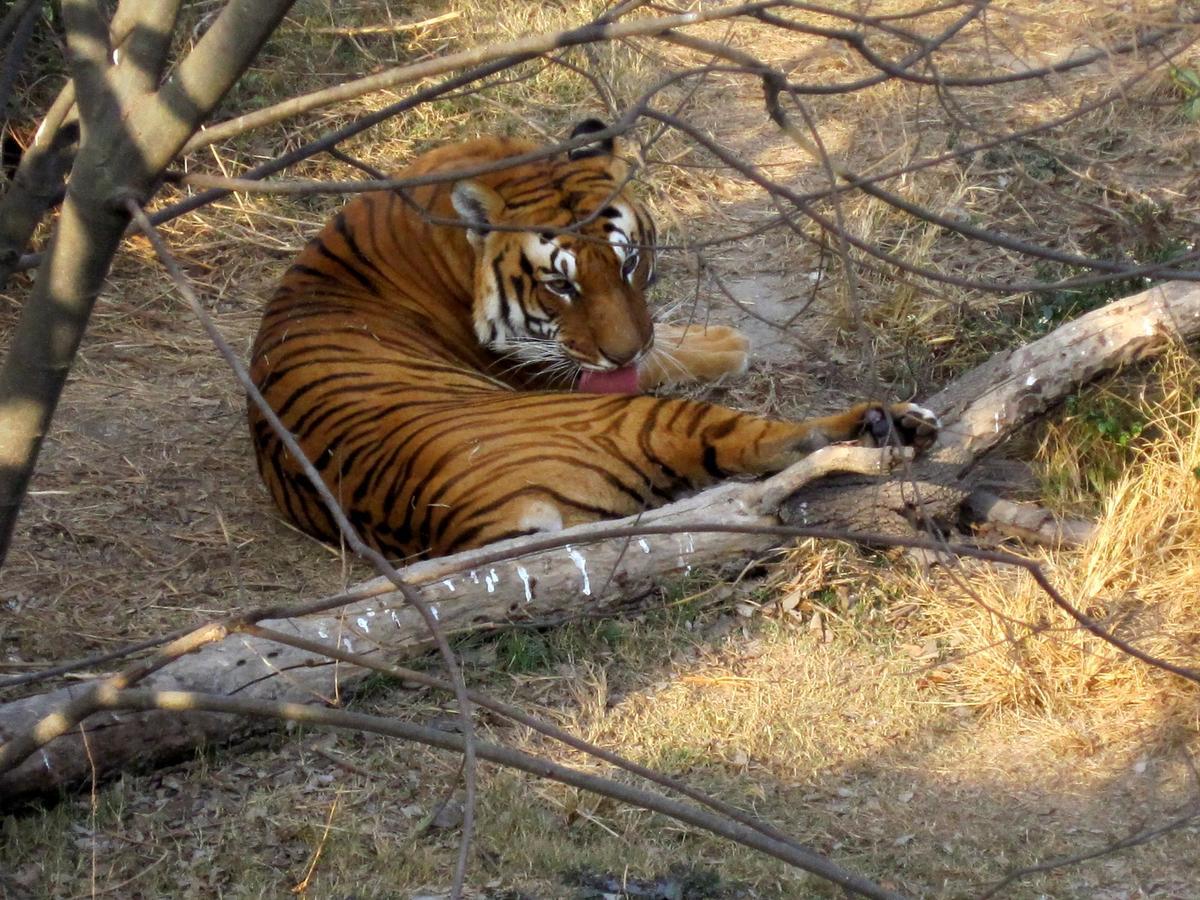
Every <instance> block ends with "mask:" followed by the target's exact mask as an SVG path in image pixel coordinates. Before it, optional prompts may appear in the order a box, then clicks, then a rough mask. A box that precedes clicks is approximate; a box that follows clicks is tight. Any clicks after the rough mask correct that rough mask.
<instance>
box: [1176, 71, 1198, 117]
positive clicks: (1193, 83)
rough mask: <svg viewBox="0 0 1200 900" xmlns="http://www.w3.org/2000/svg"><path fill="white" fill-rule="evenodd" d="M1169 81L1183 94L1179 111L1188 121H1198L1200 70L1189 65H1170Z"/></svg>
mask: <svg viewBox="0 0 1200 900" xmlns="http://www.w3.org/2000/svg"><path fill="white" fill-rule="evenodd" d="M1168 71H1169V72H1170V75H1171V83H1172V84H1174V85H1175V87H1176V88H1178V89H1179V91H1180V93H1182V94H1183V102H1182V103H1181V104H1180V107H1179V112H1180V113H1181V114H1182V115H1183V117H1184V118H1185V119H1187V120H1188V121H1189V122H1198V121H1200V72H1197V71H1196V70H1195V69H1193V68H1191V67H1190V66H1188V67H1184V66H1171V67H1170V69H1169V70H1168Z"/></svg>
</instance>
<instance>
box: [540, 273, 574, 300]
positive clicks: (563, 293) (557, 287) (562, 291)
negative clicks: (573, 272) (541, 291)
mask: <svg viewBox="0 0 1200 900" xmlns="http://www.w3.org/2000/svg"><path fill="white" fill-rule="evenodd" d="M542 285H543V286H544V287H545V288H546V290H548V291H550V293H552V294H558V296H560V297H566V298H567V299H570V298H571V297H574V296H575V295H576V294H578V293H579V291H578V290H577V289H576V288H575V285H574V284H573V283H572V282H571V280H570V279H569V278H550V279H547V280H546V281H543V282H542Z"/></svg>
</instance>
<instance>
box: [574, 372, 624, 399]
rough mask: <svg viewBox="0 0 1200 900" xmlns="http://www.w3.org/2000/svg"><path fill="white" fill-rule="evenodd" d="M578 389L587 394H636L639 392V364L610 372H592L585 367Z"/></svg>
mask: <svg viewBox="0 0 1200 900" xmlns="http://www.w3.org/2000/svg"><path fill="white" fill-rule="evenodd" d="M575 389H576V390H577V391H583V392H584V393H585V394H636V393H637V392H638V372H637V366H624V367H622V368H620V369H612V370H611V371H608V372H592V371H590V370H587V369H584V371H583V372H581V373H580V375H579V384H577V385H576V386H575Z"/></svg>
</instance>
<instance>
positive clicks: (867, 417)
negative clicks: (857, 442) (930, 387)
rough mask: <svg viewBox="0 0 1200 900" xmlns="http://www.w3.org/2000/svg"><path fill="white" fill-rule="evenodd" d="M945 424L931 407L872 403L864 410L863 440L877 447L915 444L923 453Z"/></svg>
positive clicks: (933, 442)
mask: <svg viewBox="0 0 1200 900" xmlns="http://www.w3.org/2000/svg"><path fill="white" fill-rule="evenodd" d="M941 427H942V423H941V421H940V420H939V419H938V417H937V415H935V414H934V413H933V411H932V410H928V409H926V408H925V407H923V406H917V404H915V403H893V404H891V405H890V406H887V407H884V406H870V407H868V408H867V410H866V412H864V413H863V425H862V438H863V442H864V443H867V444H869V445H871V446H875V447H886V446H889V445H890V446H900V447H912V448H913V449H914V450H915V451H917V453H924V452H925V451H926V450H928V449H929V448H930V447H932V446H933V445H934V444H935V443H936V442H937V438H938V431H939V430H940V429H941Z"/></svg>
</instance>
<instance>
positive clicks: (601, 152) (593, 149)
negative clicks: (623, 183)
mask: <svg viewBox="0 0 1200 900" xmlns="http://www.w3.org/2000/svg"><path fill="white" fill-rule="evenodd" d="M607 127H608V126H607V125H605V124H604V123H603V122H601V121H600V120H599V119H584V120H583V121H582V122H580V123H579V124H578V125H576V126H575V128H574V129H573V130H572V131H571V139H572V140H574V139H575V138H577V137H583V136H584V135H585V134H593V133H594V132H597V131H603V130H604V129H606V128H607ZM614 149H615V147H614V145H613V139H612V138H610V137H608V138H605V139H604V140H602V141H596V143H594V144H584V145H583V146H582V147H576V148H575V149H573V150H568V151H567V159H586V158H587V157H589V156H612V154H613V150H614Z"/></svg>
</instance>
